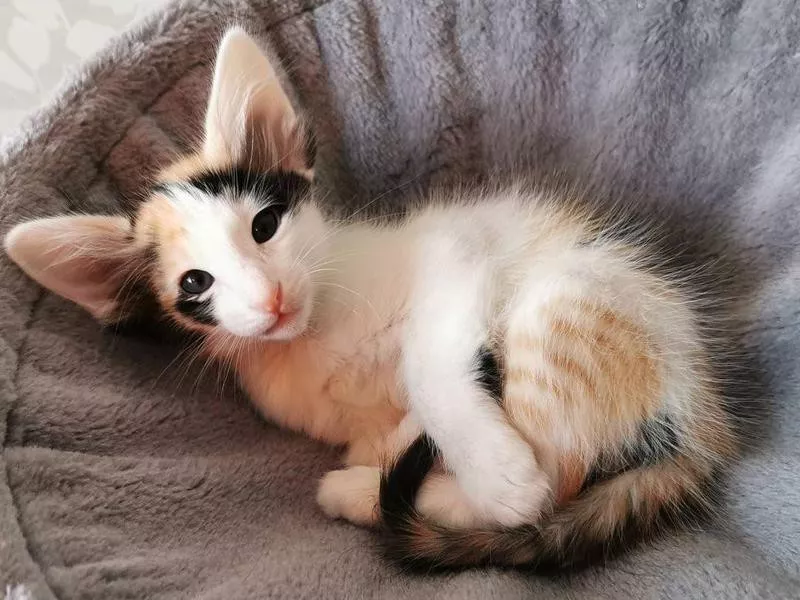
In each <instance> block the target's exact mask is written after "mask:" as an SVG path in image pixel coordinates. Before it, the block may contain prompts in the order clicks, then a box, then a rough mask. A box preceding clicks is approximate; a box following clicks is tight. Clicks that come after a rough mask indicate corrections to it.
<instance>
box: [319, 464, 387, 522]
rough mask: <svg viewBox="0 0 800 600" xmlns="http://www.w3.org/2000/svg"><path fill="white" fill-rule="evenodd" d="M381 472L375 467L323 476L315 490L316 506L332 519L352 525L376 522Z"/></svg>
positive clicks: (347, 470)
mask: <svg viewBox="0 0 800 600" xmlns="http://www.w3.org/2000/svg"><path fill="white" fill-rule="evenodd" d="M380 481H381V472H380V469H379V468H377V467H366V466H357V467H350V468H348V469H341V470H339V471H330V472H329V473H326V474H325V476H324V477H323V478H322V480H321V481H320V484H319V489H318V490H317V504H319V506H320V508H321V509H322V511H323V512H324V513H325V514H326V515H328V516H329V517H331V518H332V519H346V520H348V521H350V522H351V523H355V524H356V525H364V526H372V525H375V524H376V523H377V522H378V510H377V508H378V491H379V487H380Z"/></svg>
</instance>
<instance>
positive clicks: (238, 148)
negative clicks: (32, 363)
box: [5, 29, 735, 567]
mask: <svg viewBox="0 0 800 600" xmlns="http://www.w3.org/2000/svg"><path fill="white" fill-rule="evenodd" d="M310 147H311V146H310V144H309V143H308V136H307V135H306V134H305V131H304V128H303V125H302V121H301V119H300V118H299V116H298V115H297V113H296V112H295V109H294V108H293V106H292V102H291V101H290V99H289V97H288V95H287V92H286V90H285V89H284V87H283V86H282V85H281V82H280V76H279V75H278V73H277V72H276V70H275V68H274V67H273V65H272V63H271V62H270V60H269V59H268V58H267V57H266V56H265V54H264V53H263V51H262V50H261V49H260V48H259V47H258V46H257V45H256V44H255V43H254V42H253V40H251V39H250V38H249V37H248V36H247V35H246V34H245V33H244V32H243V31H241V30H239V29H234V30H231V31H229V32H228V33H227V34H226V36H225V37H224V39H223V41H222V43H221V46H220V49H219V54H218V57H217V63H216V68H215V73H214V79H213V83H212V89H211V94H210V99H209V104H208V108H207V115H206V120H205V138H204V143H203V145H202V148H201V149H200V150H199V151H198V152H197V153H196V154H193V155H191V156H187V157H185V158H183V159H182V160H180V161H178V162H177V163H175V164H173V165H172V166H171V167H169V168H168V169H166V170H165V171H164V172H163V173H162V174H161V176H160V178H159V183H158V185H157V186H156V187H155V188H154V190H153V192H152V194H151V195H150V197H149V198H148V199H147V200H146V201H145V202H144V203H143V204H142V205H141V206H140V207H139V209H138V211H137V213H136V215H135V216H134V217H132V218H127V217H125V216H93V215H88V216H62V217H55V218H47V219H40V220H35V221H31V222H27V223H23V224H21V225H18V226H17V227H15V228H14V229H12V230H11V231H10V233H9V234H8V235H7V237H6V240H5V246H6V250H7V252H8V254H9V255H10V256H11V258H12V259H13V260H14V261H15V262H16V263H17V264H19V265H20V267H21V268H22V269H23V270H24V271H25V272H26V273H28V274H29V275H30V276H31V277H32V278H34V279H35V280H36V281H38V282H39V283H40V284H42V285H43V286H45V287H46V288H48V289H50V290H52V291H54V292H55V293H58V294H60V295H61V296H63V297H65V298H67V299H69V300H71V301H73V302H75V303H77V304H79V305H80V306H82V307H83V308H85V309H86V310H88V311H89V312H90V313H91V314H92V315H94V317H95V318H97V319H98V320H100V321H102V322H106V323H115V322H120V321H124V320H125V318H126V317H127V316H128V313H129V307H128V306H125V305H123V304H122V303H121V301H120V299H121V298H126V296H127V291H128V290H129V289H130V287H131V286H133V285H135V284H136V283H137V282H144V284H145V285H146V286H148V287H149V288H150V290H151V291H152V294H153V295H154V296H155V297H156V298H157V300H158V303H159V305H160V306H161V308H162V309H163V311H165V313H167V314H168V315H169V316H170V317H171V318H172V319H173V320H174V321H175V322H176V323H177V324H179V325H181V326H182V327H184V328H186V329H187V330H191V331H193V332H196V333H199V334H201V335H202V336H204V338H205V348H206V352H208V353H209V354H210V355H211V356H213V357H215V358H217V359H218V360H220V361H227V362H228V363H230V364H231V365H232V366H233V367H234V368H235V370H236V372H237V374H238V377H239V378H240V380H241V383H242V385H243V387H244V388H245V389H246V390H247V392H248V393H249V395H250V397H251V399H252V401H253V402H254V403H255V405H256V406H257V407H258V408H259V409H260V410H261V411H262V412H263V414H264V415H265V416H266V417H268V418H269V419H272V420H273V421H275V422H276V423H279V424H281V425H283V426H286V427H288V428H291V429H295V430H299V431H303V432H305V433H307V434H308V435H310V436H312V437H314V438H317V439H320V440H324V441H326V442H329V443H331V444H343V445H347V454H346V456H345V463H346V465H347V468H345V469H342V470H337V471H334V472H331V473H329V474H328V475H326V476H325V477H324V479H323V480H322V482H321V485H320V488H319V495H318V501H319V504H320V506H321V507H322V509H323V510H324V511H325V512H326V513H327V514H328V515H330V516H332V517H342V518H345V519H348V520H350V521H352V522H354V523H358V524H362V525H375V524H378V523H379V522H382V523H383V524H385V525H386V527H387V529H388V531H389V536H388V538H387V539H388V543H389V545H390V549H391V550H392V551H393V553H394V555H395V556H396V557H397V558H398V559H400V560H401V561H404V562H405V563H406V564H409V565H414V566H427V567H429V566H462V565H470V564H480V563H487V562H492V563H498V564H532V565H557V566H558V565H562V566H563V565H571V564H574V563H578V562H581V561H583V560H585V559H588V558H591V557H593V556H595V555H596V554H598V553H600V554H604V553H606V552H609V551H611V550H614V549H616V547H617V546H618V545H619V542H620V540H622V539H623V538H624V537H625V535H626V534H629V533H630V534H634V535H641V534H648V533H650V532H651V530H652V529H653V528H654V527H655V526H656V525H658V524H659V523H660V522H661V521H662V520H663V519H664V518H665V517H677V516H679V515H680V514H682V511H683V510H684V509H685V508H687V507H689V506H690V505H692V504H694V505H697V506H699V507H701V508H702V507H704V506H706V504H707V501H708V498H709V496H708V495H707V486H708V485H709V484H711V483H713V481H714V478H715V476H716V475H717V474H718V473H719V472H720V470H721V469H722V468H723V467H724V466H725V465H726V464H727V463H728V462H729V461H730V459H731V458H732V457H733V455H734V447H735V444H734V441H735V440H734V434H733V431H732V427H731V424H730V422H729V419H728V416H727V415H726V412H725V411H724V410H723V403H722V399H721V397H720V395H719V392H718V391H717V389H716V387H715V384H714V381H713V377H712V374H711V370H710V357H709V356H708V351H707V349H706V348H705V346H704V343H703V338H702V335H701V332H700V326H699V323H698V319H699V317H698V314H697V313H696V312H695V309H694V307H693V303H692V298H691V297H690V296H688V295H687V293H686V292H685V291H684V290H683V289H682V288H681V287H679V286H678V285H676V284H674V283H673V282H672V281H671V280H670V279H669V278H667V277H664V276H661V275H659V274H657V273H656V272H654V271H653V270H651V269H649V268H647V267H646V266H645V264H646V260H645V259H646V258H647V257H646V256H645V255H644V254H643V250H641V249H640V248H639V247H637V246H636V245H635V244H629V243H625V242H622V241H614V239H613V238H612V237H610V236H609V235H608V231H607V229H606V228H604V227H603V225H602V223H601V222H599V221H597V220H594V219H592V218H590V217H589V216H588V215H585V214H582V213H581V212H580V211H577V210H574V209H573V210H569V209H567V208H565V207H564V206H565V204H564V201H563V199H560V198H558V197H556V196H552V197H551V196H548V195H546V194H543V193H540V192H536V191H532V190H530V189H527V188H525V187H523V186H519V187H517V188H510V189H505V190H496V191H483V192H481V191H476V192H472V193H464V192H457V193H453V195H452V196H453V197H452V198H449V199H445V198H432V199H430V202H428V203H426V206H425V207H424V208H422V209H420V210H418V211H416V212H412V213H411V214H410V215H409V216H407V217H406V218H405V219H404V220H403V221H402V222H400V223H394V224H387V223H378V222H370V221H362V222H358V221H355V220H353V221H350V222H334V221H331V220H329V219H327V218H326V217H325V216H324V215H323V213H322V212H321V210H320V209H319V208H318V206H317V204H316V200H315V188H314V185H313V183H312V179H313V157H312V156H311V155H310ZM439 200H442V201H441V202H440V201H439ZM444 200H448V201H447V202H445V201H444ZM423 432H424V433H423ZM387 467H389V468H387ZM382 468H383V469H384V471H382ZM379 496H380V502H379Z"/></svg>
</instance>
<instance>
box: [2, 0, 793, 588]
mask: <svg viewBox="0 0 800 600" xmlns="http://www.w3.org/2000/svg"><path fill="white" fill-rule="evenodd" d="M794 6H795V2H794V0H773V1H770V2H766V1H763V0H730V1H723V0H702V1H701V0H695V1H689V0H684V1H674V2H673V1H670V2H667V1H658V0H635V1H634V0H615V1H610V2H588V1H587V2H577V1H572V0H563V1H561V2H533V1H530V2H524V1H522V0H516V1H515V0H508V1H497V2H491V3H489V2H486V3H482V2H474V1H471V0H457V1H446V0H445V1H441V0H402V1H397V2H381V1H374V2H371V1H369V0H328V1H327V2H326V1H325V0H319V1H312V0H306V1H302V0H288V1H277V0H276V1H274V2H270V1H268V0H260V1H259V0H253V1H251V2H247V1H246V0H239V1H234V0H231V1H229V2H226V1H220V2H210V1H193V2H189V1H186V2H183V3H179V4H178V5H174V6H171V7H169V8H167V9H166V10H165V11H164V12H162V13H161V14H159V15H156V16H155V18H153V19H152V20H150V21H149V22H147V23H146V24H145V25H144V27H143V28H141V29H140V30H137V31H134V32H131V33H130V34H128V35H126V36H124V37H123V38H121V39H118V40H116V41H115V42H114V43H113V45H112V47H111V48H109V49H108V51H106V52H105V53H104V54H103V55H102V56H101V57H99V58H98V59H97V60H96V61H94V62H93V63H92V64H91V65H88V66H87V67H86V68H85V69H84V70H83V71H82V72H81V73H79V74H78V75H77V76H76V77H75V78H74V79H73V81H71V82H70V83H69V84H68V85H67V86H66V87H65V88H64V89H63V90H62V92H61V94H60V95H59V96H58V98H57V99H56V100H54V101H53V103H52V104H51V105H50V106H49V107H48V108H46V109H45V110H43V111H42V112H40V113H39V114H37V115H36V116H35V117H34V118H33V119H32V120H31V121H30V122H29V123H28V124H27V126H26V128H25V130H24V131H23V132H21V133H20V134H19V135H18V136H17V137H16V138H15V139H14V140H13V142H12V143H11V144H10V145H9V146H8V147H7V148H6V149H5V154H4V157H3V170H2V175H1V176H0V190H1V191H0V193H1V194H2V204H1V205H0V218H1V219H2V227H1V228H0V233H4V232H5V231H6V230H7V228H8V227H9V226H10V225H11V224H13V223H15V222H18V221H19V220H21V219H23V218H26V217H31V216H35V215H37V216H38V215H49V214H56V213H61V212H63V211H65V210H67V209H82V210H104V211H112V210H115V209H117V208H118V207H119V206H120V205H122V206H124V207H128V206H131V205H133V204H134V203H135V202H136V201H137V199H138V198H139V194H140V192H141V190H142V185H143V182H144V181H145V178H146V176H147V175H148V174H149V173H152V171H153V169H154V168H155V167H156V166H157V165H158V164H160V163H163V162H164V161H165V160H167V159H168V158H169V156H170V155H171V153H173V152H174V151H175V150H177V149H181V148H185V147H186V144H187V143H189V142H191V140H192V139H193V138H195V136H196V134H197V132H198V128H197V122H198V119H199V118H200V116H201V114H202V110H203V106H204V103H205V94H206V90H207V87H206V86H207V83H208V79H207V77H208V66H209V59H210V58H211V54H212V53H213V46H214V44H213V41H214V40H215V39H216V37H217V35H218V33H219V31H220V29H221V28H222V26H223V25H224V24H225V23H227V22H230V21H231V20H232V19H238V20H241V21H244V22H245V23H247V25H248V26H249V27H250V28H251V29H253V30H255V31H257V32H260V33H261V34H262V35H264V36H265V38H268V39H270V40H271V41H272V42H273V44H274V46H275V48H276V50H277V53H278V55H279V56H280V58H281V59H282V60H283V61H284V62H285V65H286V66H287V68H288V71H289V74H290V78H291V80H292V82H293V83H294V84H295V85H296V88H297V91H298V95H299V97H300V100H301V101H302V103H303V105H304V107H305V108H306V110H307V111H308V114H309V116H310V118H311V121H312V123H313V125H314V128H315V130H316V133H317V137H318V141H319V147H320V173H321V179H322V182H323V184H324V185H326V186H329V187H332V188H334V189H335V191H336V192H337V193H338V196H339V198H340V202H342V203H349V204H350V205H352V206H357V205H360V204H362V203H364V202H365V201H367V200H369V199H371V198H374V197H376V196H378V195H379V194H383V193H385V192H388V191H390V190H393V191H394V192H397V193H387V195H386V196H384V197H383V198H382V199H381V200H380V202H379V205H380V207H381V208H382V209H385V210H391V206H390V205H391V204H392V203H393V202H396V201H398V200H397V198H400V197H401V196H402V192H404V191H406V190H409V189H417V188H421V187H425V186H427V185H429V184H433V183H440V182H444V181H448V180H450V179H452V178H453V177H456V176H471V175H475V174H480V173H487V172H490V171H499V172H508V171H509V170H511V169H512V168H520V167H524V166H526V165H527V166H530V167H531V168H535V169H536V170H537V171H548V170H551V169H557V170H560V171H566V172H568V173H571V174H572V177H575V178H577V179H579V180H581V181H583V182H589V183H592V184H593V185H594V186H596V187H597V189H601V190H603V189H605V190H609V189H614V190H618V191H620V193H621V192H622V191H624V192H625V193H626V195H629V196H630V197H635V198H638V199H639V200H638V201H639V202H641V203H642V206H648V203H649V206H653V207H655V206H659V207H666V208H667V209H668V212H669V213H671V214H672V215H673V216H674V217H675V220H676V221H677V222H685V223H690V224H691V225H692V226H693V230H695V231H699V232H700V233H705V234H707V236H711V235H712V233H713V235H714V236H721V237H722V238H723V239H724V241H725V242H726V243H725V247H726V248H727V251H726V253H727V258H728V259H731V260H734V261H735V262H736V263H737V264H738V265H739V269H740V273H741V274H744V275H745V279H746V280H747V283H748V286H747V287H746V290H747V291H746V292H743V293H742V296H741V298H740V300H741V302H740V306H741V307H742V310H743V312H744V316H745V318H746V320H747V322H748V328H749V333H748V336H747V341H748V343H749V345H750V346H751V348H752V350H753V351H754V355H753V356H754V358H753V360H754V361H757V362H759V363H760V364H763V365H764V366H765V367H766V384H767V391H766V393H765V394H764V395H763V397H762V398H760V399H759V401H760V402H762V403H764V405H766V406H768V407H769V410H770V411H771V412H772V417H771V418H770V419H769V421H768V423H767V424H766V427H763V428H762V434H763V439H761V440H760V441H758V442H757V443H755V442H754V443H753V444H748V446H752V447H748V448H747V451H746V454H745V456H744V458H743V460H742V463H741V465H740V466H739V467H738V468H737V469H736V472H735V474H734V476H733V478H732V481H731V489H730V493H729V495H728V497H727V499H726V502H725V505H726V507H727V509H728V510H727V513H728V514H727V516H725V517H724V518H722V519H720V520H719V521H718V522H717V523H716V525H715V526H714V527H712V528H710V530H707V531H706V532H693V533H687V534H683V535H680V536H677V537H674V538H671V539H670V540H668V541H665V542H663V543H660V544H657V545H655V546H654V547H649V548H645V549H642V550H639V551H636V552H634V553H632V554H631V555H629V556H627V557H626V558H624V559H622V560H620V561H618V562H615V563H613V564H611V565H609V566H608V567H607V568H605V569H600V570H595V571H589V572H585V573H582V574H579V575H576V576H574V577H570V578H562V579H552V578H549V579H548V578H543V577H534V576H531V575H526V574H521V573H515V572H507V571H506V572H503V571H488V572H487V571H472V572H466V573H462V574H458V575H448V576H430V577H408V576H405V575H402V574H400V573H398V572H397V571H396V570H394V569H393V568H391V567H389V566H387V565H386V564H385V563H384V562H382V560H381V558H380V557H379V555H378V553H377V551H376V546H375V538H374V536H373V534H371V533H370V532H367V531H363V530H360V529H357V528H355V527H351V526H349V525H346V524H343V523H334V522H329V521H327V520H326V519H325V518H324V517H323V516H322V515H321V514H320V512H319V511H318V510H317V509H316V507H315V504H314V499H313V498H314V491H315V486H316V479H317V478H318V476H319V475H321V474H322V473H323V472H324V471H325V470H326V469H328V468H330V467H331V466H333V465H334V464H335V462H336V454H335V453H334V452H333V451H332V450H330V449H326V448H322V447H321V446H319V445H316V444H314V443H312V442H309V441H308V440H306V439H304V438H302V437H300V436H296V435H293V434H290V433H286V432H282V431H279V430H277V429H276V428H274V427H272V426H270V425H268V424H264V423H262V422H261V421H260V420H259V419H258V418H257V417H256V416H255V415H254V413H253V411H252V410H251V409H250V408H249V407H248V405H247V403H246V400H245V399H244V398H243V397H242V394H241V392H237V391H235V390H234V389H233V386H232V385H231V383H230V381H228V383H227V385H226V386H225V387H224V390H223V392H222V393H218V391H217V389H218V388H219V387H220V386H218V385H217V383H218V380H217V375H216V374H210V375H207V376H206V377H205V378H204V379H202V380H201V381H200V382H199V383H198V382H197V381H198V380H197V376H198V373H199V371H200V367H201V365H197V366H195V367H193V368H192V369H191V370H190V371H189V372H188V374H186V368H185V364H183V363H182V362H181V360H182V359H181V358H179V359H178V360H177V361H175V362H172V361H173V359H174V358H175V356H176V354H177V350H176V348H175V347H174V346H169V345H162V344H158V343H156V342H153V341H148V340H146V339H144V340H143V339H138V338H133V339H131V338H125V337H114V336H113V335H111V334H109V333H103V332H101V331H100V329H99V328H98V327H97V326H96V324H95V323H93V322H92V321H91V319H90V318H89V317H88V316H87V315H86V314H84V313H83V312H81V311H80V310H79V309H77V308H75V307H73V306H71V305H69V304H68V303H66V302H64V301H62V300H60V299H58V298H55V297H53V296H52V295H49V294H45V293H43V292H42V290H41V289H39V288H37V286H36V285H34V284H33V283H31V282H30V281H28V280H27V279H26V278H25V277H24V276H23V275H22V274H21V273H20V272H19V271H18V270H17V269H16V268H14V267H13V266H11V265H10V264H9V262H8V260H7V259H6V258H5V257H3V258H0V273H1V274H2V279H1V280H0V281H2V283H1V284H0V439H2V441H3V453H2V469H0V584H2V585H3V586H11V587H9V588H8V589H9V590H16V591H15V592H14V593H17V594H21V593H22V592H23V591H24V590H27V592H28V593H30V594H31V597H34V598H37V599H45V598H53V597H58V598H63V599H66V598H97V599H107V598H136V599H140V598H158V599H162V598H188V597H192V598H195V597H196V598H203V599H205V600H211V599H228V598H237V599H244V598H309V599H315V600H317V599H323V598H324V599H328V598H396V597H410V598H424V599H426V600H433V599H462V598H475V599H484V598H531V597H536V598H580V597H585V598H592V599H596V598H597V599H609V600H618V599H621V598H637V599H638V598H707V599H712V598H713V599H717V598H790V597H795V598H797V597H800V566H799V565H800V489H799V488H800V486H798V481H800V475H798V472H799V471H800V404H799V403H798V389H799V387H800V360H798V355H799V354H800V352H798V348H799V347H800V309H799V308H798V306H799V305H798V293H800V252H798V248H800V245H798V239H800V233H798V226H800V204H798V202H797V198H798V190H800V42H799V41H800V9H798V8H795V7H794ZM332 201H333V200H332ZM14 586H24V590H23V588H18V587H14ZM0 589H2V588H0ZM0 593H1V592H0Z"/></svg>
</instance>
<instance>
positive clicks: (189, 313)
mask: <svg viewBox="0 0 800 600" xmlns="http://www.w3.org/2000/svg"><path fill="white" fill-rule="evenodd" d="M175 310H177V311H178V312H179V313H181V314H182V315H184V316H186V317H189V318H190V319H193V320H194V321H197V322H198V323H200V324H202V325H216V324H217V320H216V319H215V318H214V314H213V311H212V309H211V299H210V298H207V299H205V300H202V301H200V300H191V299H189V298H186V297H184V296H183V295H182V294H181V295H180V296H178V301H177V302H176V303H175Z"/></svg>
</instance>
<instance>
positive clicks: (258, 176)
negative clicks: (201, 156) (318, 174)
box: [188, 168, 311, 213]
mask: <svg viewBox="0 0 800 600" xmlns="http://www.w3.org/2000/svg"><path fill="white" fill-rule="evenodd" d="M188 183H189V185H190V186H192V187H194V188H197V189H199V190H202V191H203V192H206V193H207V194H209V195H212V196H220V195H222V194H223V193H224V192H225V191H228V193H230V194H233V195H234V196H237V197H238V196H244V195H247V194H250V195H253V196H255V197H257V198H263V199H264V203H265V204H270V205H271V206H276V207H278V208H279V209H281V208H282V209H283V210H282V211H281V213H283V212H285V211H288V210H291V209H293V208H294V207H295V206H296V205H297V203H298V202H299V201H300V200H301V199H302V198H303V197H304V196H305V195H306V194H307V193H308V190H309V188H310V185H311V184H310V182H309V181H308V180H307V179H306V178H304V177H301V176H300V175H298V174H297V173H292V172H288V171H272V172H269V173H261V172H257V171H250V170H247V169H241V168H235V169H228V170H224V171H216V170H212V171H205V172H204V173H200V174H198V175H196V176H195V177H192V178H191V179H190V180H189V182H188Z"/></svg>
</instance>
